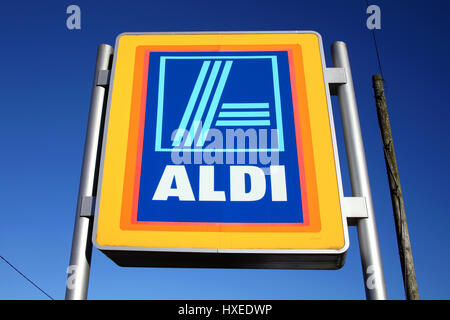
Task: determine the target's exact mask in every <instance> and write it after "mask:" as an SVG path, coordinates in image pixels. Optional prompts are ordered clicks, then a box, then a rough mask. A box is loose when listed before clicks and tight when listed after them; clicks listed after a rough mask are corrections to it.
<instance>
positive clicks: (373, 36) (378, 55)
mask: <svg viewBox="0 0 450 320" xmlns="http://www.w3.org/2000/svg"><path fill="white" fill-rule="evenodd" d="M366 5H367V7H369V0H366ZM372 39H373V44H374V45H375V52H376V54H377V61H378V69H379V70H380V74H381V78H382V79H383V82H384V76H383V67H382V66H381V58H380V50H379V48H378V43H377V37H376V36H375V29H372Z"/></svg>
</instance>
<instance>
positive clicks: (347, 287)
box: [0, 0, 450, 299]
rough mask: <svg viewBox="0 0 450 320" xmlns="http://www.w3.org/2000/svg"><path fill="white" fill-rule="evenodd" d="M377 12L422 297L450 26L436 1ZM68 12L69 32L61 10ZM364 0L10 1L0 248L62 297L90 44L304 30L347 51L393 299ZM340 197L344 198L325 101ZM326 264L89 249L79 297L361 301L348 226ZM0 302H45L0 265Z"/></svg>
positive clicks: (444, 160)
mask: <svg viewBox="0 0 450 320" xmlns="http://www.w3.org/2000/svg"><path fill="white" fill-rule="evenodd" d="M369 2H370V3H374V4H377V5H379V6H380V8H381V13H382V21H381V28H382V29H381V30H377V31H376V36H377V40H378V43H379V47H380V52H381V59H382V64H383V72H384V76H385V79H386V95H387V100H388V104H389V112H390V116H391V124H392V131H393V135H394V142H395V148H396V152H397V161H398V165H399V170H400V177H401V182H402V188H403V193H404V197H405V204H406V214H407V218H408V226H409V230H410V236H411V243H412V249H413V253H414V260H415V266H416V272H417V280H418V287H419V291H420V295H421V297H422V298H423V299H449V298H450V295H449V293H448V292H449V291H448V289H447V286H448V285H449V284H450V276H449V273H448V270H450V252H449V250H448V249H447V247H448V245H449V244H450V241H449V239H448V229H449V227H450V215H449V213H450V212H449V211H450V210H449V205H448V200H447V199H448V195H449V191H450V190H449V189H450V188H449V183H448V181H450V169H449V165H448V164H449V163H450V153H449V140H450V130H449V128H448V118H449V117H450V108H448V107H449V101H450V92H449V89H448V88H449V85H450V83H449V80H448V74H449V73H450V63H449V62H448V52H449V49H450V48H449V45H450V41H449V40H450V39H449V37H450V36H449V35H448V32H447V30H448V29H449V28H450V22H449V20H448V14H447V12H448V9H450V5H449V4H448V3H447V2H446V1H437V0H433V1H427V2H424V1H369ZM70 4H77V5H78V6H80V8H81V14H82V16H81V30H68V29H67V28H66V18H67V16H68V15H67V14H66V8H67V6H69V5H70ZM365 11H366V3H365V0H347V1H331V0H330V1H325V0H324V1H301V0H297V1H286V0H278V1H247V0H243V1H242V0H241V1H237V0H231V1H226V2H219V1H195V0H192V1H170V0H168V1H132V0H128V1H114V2H111V1H95V2H94V1H74V2H68V1H45V2H34V1H21V2H8V3H4V4H2V10H1V12H2V13H1V19H0V35H1V39H2V45H1V50H0V70H1V73H0V74H1V76H0V150H1V157H0V214H1V223H0V254H1V255H2V256H4V257H5V258H7V259H8V260H9V261H10V262H12V263H13V264H14V265H15V266H16V267H18V268H19V269H20V270H21V271H22V272H23V273H24V274H26V275H27V276H29V277H30V278H31V279H33V280H34V281H35V282H36V283H38V284H39V285H40V286H41V287H42V288H43V289H45V290H46V291H47V292H48V293H49V294H50V295H52V296H53V297H54V298H56V299H63V298H64V292H65V281H66V273H65V272H66V268H67V266H68V263H69V257H70V248H71V240H72V231H73V221H74V215H75V209H76V200H77V191H78V183H79V177H80V170H81V161H82V156H83V144H84V139H85V132H86V124H87V119H88V112H89V101H90V94H91V86H92V79H93V68H94V65H95V56H96V50H97V46H98V44H100V43H107V44H110V45H114V39H115V37H116V36H117V35H118V34H119V33H122V32H133V31H134V32H151V31H233V30H235V31H239V30H246V31H248V30H314V31H317V32H319V33H320V34H321V35H322V37H323V41H324V48H325V55H326V61H327V64H328V65H329V66H331V57H330V50H329V48H330V45H331V43H332V42H334V41H336V40H342V41H345V42H346V43H347V45H348V48H349V54H350V60H351V64H352V70H353V77H354V83H355V90H356V96H357V99H358V104H359V110H360V111H359V112H360V118H361V126H362V130H363V138H364V143H365V148H366V156H367V161H368V168H369V175H370V178H371V186H372V192H373V199H374V207H375V212H376V218H377V224H378V232H379V238H380V247H381V254H382V259H383V265H384V271H385V277H386V286H387V292H388V297H389V298H391V299H403V298H404V293H403V284H402V279H401V270H400V263H399V259H398V250H397V244H396V235H395V229H394V219H393V214H392V207H391V202H390V196H389V189H388V183H387V177H386V171H385V164H384V158H383V153H382V146H381V140H380V134H379V129H378V122H377V117H376V110H375V105H374V100H373V91H372V84H371V76H372V74H374V73H376V72H377V71H378V68H377V62H376V55H375V50H374V45H373V42H372V37H371V33H370V31H369V30H368V29H367V28H366V18H367V17H368V15H367V14H366V13H365ZM332 102H333V112H334V117H335V124H336V133H337V139H338V147H339V151H340V160H341V165H342V173H343V184H344V193H345V195H347V196H349V195H351V191H350V186H349V178H348V172H347V167H346V159H345V149H344V144H343V135H342V128H341V123H340V116H339V109H338V101H337V99H335V98H333V100H332ZM349 232H350V249H349V251H348V255H347V260H346V264H345V266H344V267H343V268H342V269H340V270H337V271H305V270H278V271H275V270H224V269H163V268H154V269H150V268H142V269H133V268H120V267H118V266H116V265H115V264H114V263H113V262H112V261H110V260H109V259H108V258H107V257H106V256H104V255H103V254H102V253H101V252H99V251H97V250H94V252H93V256H92V269H91V282H90V288H89V298H90V299H364V298H365V294H364V287H363V279H362V272H361V262H360V257H359V248H358V242H357V233H356V229H355V228H354V227H351V228H350V230H349ZM0 299H46V297H45V296H44V295H43V294H42V293H41V292H39V291H38V290H37V289H35V288H34V287H32V286H31V285H30V284H28V283H27V282H26V281H25V280H24V279H23V278H21V277H20V276H19V275H18V274H17V273H15V272H14V271H13V270H12V269H11V268H10V267H9V266H7V265H6V264H5V263H3V262H2V261H0Z"/></svg>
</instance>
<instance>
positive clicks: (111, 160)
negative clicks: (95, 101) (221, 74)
mask: <svg viewBox="0 0 450 320" xmlns="http://www.w3.org/2000/svg"><path fill="white" fill-rule="evenodd" d="M219 44H220V45H292V44H299V45H301V47H302V52H303V60H304V61H303V66H304V72H305V80H306V91H307V100H308V106H309V116H310V125H311V137H312V144H313V154H314V165H315V169H316V178H317V181H316V182H317V189H318V199H319V210H320V220H321V225H322V228H321V230H320V231H319V232H284V233H281V232H193V231H189V232H186V231H137V230H121V229H120V215H121V207H122V206H121V201H122V190H123V183H124V173H125V162H126V150H127V142H128V132H129V128H128V126H129V119H130V111H131V98H132V87H133V71H134V57H135V52H136V48H137V47H138V46H143V45H146V46H149V45H158V46H163V45H219ZM117 45H118V48H117V49H116V55H117V56H116V57H115V59H116V62H115V71H114V79H113V83H112V85H113V90H112V94H111V97H110V109H109V110H110V113H109V121H108V128H107V130H108V135H107V138H106V150H105V154H104V157H105V158H104V166H103V174H102V177H101V179H102V180H101V190H100V195H101V197H100V201H99V204H100V206H99V210H98V212H97V230H96V236H95V241H96V244H97V245H98V246H101V247H110V246H111V247H144V248H147V247H161V248H209V249H298V250H302V249H309V250H340V249H342V248H344V246H345V235H344V226H343V222H342V215H341V207H340V198H339V187H338V180H337V175H336V167H335V159H334V152H333V143H332V133H331V129H330V119H329V114H328V105H327V96H326V90H325V82H324V77H323V66H322V58H321V52H320V39H319V36H318V35H316V34H314V33H301V34H289V33H284V34H283V33H282V34H172V35H162V34H144V35H127V34H124V35H121V36H120V38H119V41H118V42H117Z"/></svg>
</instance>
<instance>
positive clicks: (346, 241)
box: [336, 236, 350, 255]
mask: <svg viewBox="0 0 450 320" xmlns="http://www.w3.org/2000/svg"><path fill="white" fill-rule="evenodd" d="M349 248H350V240H349V239H348V237H347V236H344V243H343V245H342V247H341V248H339V249H336V254H338V255H345V254H346V253H347V251H348V249H349Z"/></svg>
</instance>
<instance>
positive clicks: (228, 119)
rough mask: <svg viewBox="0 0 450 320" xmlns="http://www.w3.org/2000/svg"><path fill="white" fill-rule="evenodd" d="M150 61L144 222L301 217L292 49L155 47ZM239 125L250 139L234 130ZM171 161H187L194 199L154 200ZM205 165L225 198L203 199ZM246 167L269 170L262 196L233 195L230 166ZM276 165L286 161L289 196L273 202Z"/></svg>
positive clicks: (141, 193)
mask: <svg viewBox="0 0 450 320" xmlns="http://www.w3.org/2000/svg"><path fill="white" fill-rule="evenodd" d="M148 65H149V72H148V75H149V76H148V82H147V86H148V87H147V104H146V111H145V131H144V140H143V152H142V165H141V168H142V169H141V178H140V186H139V190H140V191H139V200H138V211H137V220H138V222H139V221H161V222H213V223H214V222H216V223H301V222H303V216H302V201H301V190H300V180H299V163H298V157H297V141H296V135H295V126H294V114H293V104H292V94H291V81H290V72H289V60H288V53H287V51H265V52H150V55H149V64H148ZM238 131H240V132H244V133H245V134H246V135H245V137H246V139H244V140H243V141H244V143H237V140H236V139H237V138H236V135H234V136H233V135H230V132H231V133H236V132H238ZM230 136H231V137H232V141H231V142H230V138H229V137H230ZM219 137H220V138H219ZM252 137H253V138H254V137H256V138H257V143H251V142H250V140H251V139H250V138H252ZM220 140H221V141H220ZM211 146H213V147H211ZM212 151H213V152H212ZM174 154H177V155H179V157H178V158H176V159H180V158H181V159H183V162H181V163H174ZM205 154H208V155H209V158H208V159H210V158H211V156H213V157H214V159H215V161H216V162H214V163H210V162H207V161H205V157H204V156H205ZM218 159H221V160H220V161H217V160H218ZM168 165H182V166H184V168H185V170H186V173H187V176H188V179H189V183H190V187H191V189H192V192H193V194H194V198H195V200H193V201H181V200H180V199H179V198H178V197H173V196H169V197H168V198H167V200H164V201H162V200H153V196H154V194H155V190H156V188H157V187H158V185H159V183H160V180H161V177H162V176H163V174H164V170H165V168H166V166H168ZM204 165H211V166H214V190H216V191H224V193H225V201H199V188H200V187H199V184H200V181H199V180H200V176H199V172H200V166H204ZM240 165H244V166H255V167H258V168H260V169H263V170H264V172H265V173H266V174H265V179H266V188H265V194H264V196H262V197H261V198H260V199H259V200H257V201H230V193H231V190H230V183H231V181H230V167H231V166H240ZM271 165H278V166H284V170H285V184H286V193H287V200H288V201H273V194H274V192H275V191H276V190H271V188H272V185H273V184H272V183H271V178H273V177H271V176H270V170H269V167H270V166H271ZM245 179H246V180H245V188H246V192H250V190H247V189H248V188H249V186H250V185H251V179H250V177H248V176H246V177H245ZM178 182H179V181H177V180H176V179H174V180H173V181H172V185H171V188H174V189H176V188H178V187H179V186H178V185H177V183H178Z"/></svg>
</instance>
